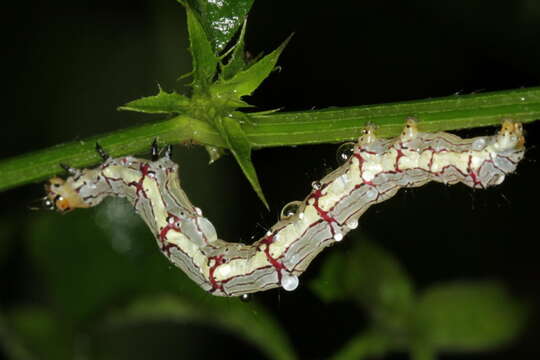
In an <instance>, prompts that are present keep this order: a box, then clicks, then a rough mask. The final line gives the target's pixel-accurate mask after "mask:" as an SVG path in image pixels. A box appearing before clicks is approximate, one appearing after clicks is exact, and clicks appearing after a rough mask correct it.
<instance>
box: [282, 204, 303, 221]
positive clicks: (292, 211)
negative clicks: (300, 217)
mask: <svg viewBox="0 0 540 360" xmlns="http://www.w3.org/2000/svg"><path fill="white" fill-rule="evenodd" d="M300 205H302V202H301V201H291V202H290V203H288V204H287V205H285V206H284V207H283V208H282V209H281V214H280V215H279V218H280V219H281V220H287V219H290V218H291V217H293V216H294V215H296V213H297V212H298V210H299V209H300Z"/></svg>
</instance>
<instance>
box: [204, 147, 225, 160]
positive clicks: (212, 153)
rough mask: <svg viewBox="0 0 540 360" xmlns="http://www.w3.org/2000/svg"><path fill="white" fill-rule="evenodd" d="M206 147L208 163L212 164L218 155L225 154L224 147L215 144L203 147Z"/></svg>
mask: <svg viewBox="0 0 540 360" xmlns="http://www.w3.org/2000/svg"><path fill="white" fill-rule="evenodd" d="M204 148H205V149H206V152H207V153H208V156H209V157H210V161H209V162H208V163H209V164H212V163H213V162H214V161H216V160H218V159H219V158H220V157H222V156H223V155H224V154H225V149H224V148H220V147H217V146H209V145H206V146H205V147H204Z"/></svg>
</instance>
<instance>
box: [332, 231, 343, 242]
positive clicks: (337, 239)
mask: <svg viewBox="0 0 540 360" xmlns="http://www.w3.org/2000/svg"><path fill="white" fill-rule="evenodd" d="M334 240H336V241H338V242H339V241H341V240H343V234H342V233H340V232H336V233H335V234H334Z"/></svg>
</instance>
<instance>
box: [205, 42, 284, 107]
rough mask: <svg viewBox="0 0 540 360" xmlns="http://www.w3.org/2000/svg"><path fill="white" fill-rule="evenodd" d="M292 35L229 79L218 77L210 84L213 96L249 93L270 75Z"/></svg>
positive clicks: (239, 95)
mask: <svg viewBox="0 0 540 360" xmlns="http://www.w3.org/2000/svg"><path fill="white" fill-rule="evenodd" d="M291 37H292V35H291V36H289V37H288V38H287V39H286V40H285V41H284V42H283V43H282V44H281V45H280V46H279V47H278V48H277V49H276V50H274V51H272V52H271V53H270V54H268V55H266V56H265V57H263V58H262V59H260V60H259V61H257V62H256V63H254V64H253V65H251V66H250V67H249V68H247V69H246V70H243V71H240V72H238V73H236V75H234V76H233V77H232V78H230V79H220V80H218V81H216V82H215V83H214V84H212V86H211V89H210V91H211V92H212V94H214V97H217V96H224V94H229V96H233V97H235V98H241V97H242V96H245V95H250V94H251V93H252V92H253V91H255V89H257V88H258V87H259V85H260V84H261V83H262V82H263V81H264V79H266V78H267V77H268V75H270V73H271V72H272V70H273V69H274V66H275V65H276V63H277V61H278V59H279V56H280V55H281V52H282V51H283V49H285V46H287V43H288V42H289V41H290V39H291Z"/></svg>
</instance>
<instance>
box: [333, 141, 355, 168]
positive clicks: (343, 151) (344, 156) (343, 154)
mask: <svg viewBox="0 0 540 360" xmlns="http://www.w3.org/2000/svg"><path fill="white" fill-rule="evenodd" d="M355 145H356V143H354V142H352V141H350V142H346V143H343V144H341V145H340V146H339V147H338V149H337V151H336V160H337V163H338V164H339V165H343V164H344V163H346V162H347V160H349V158H350V157H351V156H352V154H353V153H354V146H355Z"/></svg>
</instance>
